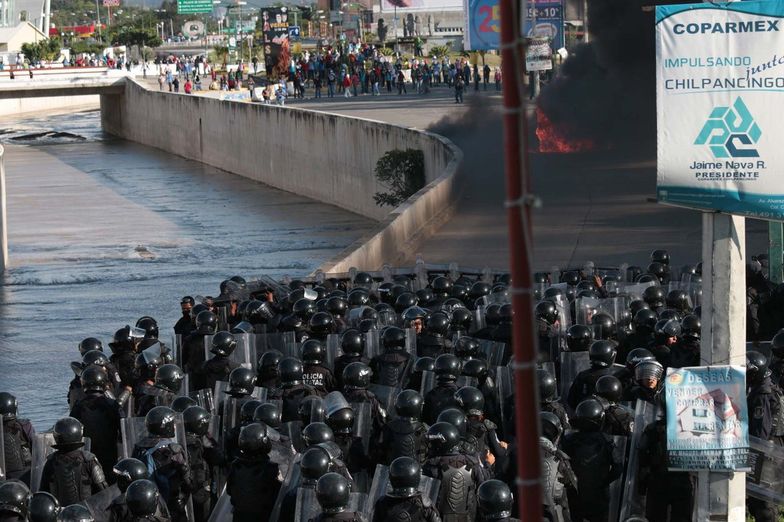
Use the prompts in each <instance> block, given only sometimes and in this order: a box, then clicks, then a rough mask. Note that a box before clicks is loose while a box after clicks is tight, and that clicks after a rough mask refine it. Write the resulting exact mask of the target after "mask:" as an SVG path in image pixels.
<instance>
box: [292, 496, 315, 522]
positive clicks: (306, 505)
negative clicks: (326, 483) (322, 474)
mask: <svg viewBox="0 0 784 522" xmlns="http://www.w3.org/2000/svg"><path fill="white" fill-rule="evenodd" d="M319 513H321V506H320V505H319V503H318V499H317V498H316V490H315V489H313V488H299V489H298V490H297V504H296V507H295V508H294V522H309V521H310V520H311V519H315V518H316V517H317V516H318V515H319Z"/></svg>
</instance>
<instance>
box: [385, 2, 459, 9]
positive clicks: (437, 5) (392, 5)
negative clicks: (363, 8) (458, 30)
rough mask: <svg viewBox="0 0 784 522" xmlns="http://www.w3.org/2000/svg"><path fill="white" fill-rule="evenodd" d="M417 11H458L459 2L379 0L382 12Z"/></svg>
mask: <svg viewBox="0 0 784 522" xmlns="http://www.w3.org/2000/svg"><path fill="white" fill-rule="evenodd" d="M396 9H402V10H404V11H405V10H419V11H460V10H462V9H463V2H462V1H461V0H381V10H382V11H394V10H396Z"/></svg>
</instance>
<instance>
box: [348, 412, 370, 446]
mask: <svg viewBox="0 0 784 522" xmlns="http://www.w3.org/2000/svg"><path fill="white" fill-rule="evenodd" d="M351 409H352V410H353V411H354V427H353V428H352V431H353V434H354V437H357V438H359V439H362V447H363V449H364V450H365V455H368V454H369V453H370V443H371V442H372V441H371V440H370V438H371V436H372V435H373V413H372V410H371V408H370V403H369V402H353V403H351Z"/></svg>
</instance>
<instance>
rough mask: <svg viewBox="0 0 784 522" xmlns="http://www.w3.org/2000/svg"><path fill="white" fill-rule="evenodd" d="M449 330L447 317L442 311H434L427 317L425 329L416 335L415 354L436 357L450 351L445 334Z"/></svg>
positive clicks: (450, 345) (449, 344) (450, 344)
mask: <svg viewBox="0 0 784 522" xmlns="http://www.w3.org/2000/svg"><path fill="white" fill-rule="evenodd" d="M448 331H449V317H448V316H447V315H446V314H445V313H443V312H436V313H434V314H432V315H431V316H430V317H428V318H427V322H426V323H425V331H424V333H422V334H421V335H418V336H417V355H418V356H419V357H438V356H439V355H441V354H442V353H446V352H448V351H450V348H451V347H452V343H451V341H448V340H447V338H446V335H447V333H448Z"/></svg>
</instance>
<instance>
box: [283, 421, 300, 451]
mask: <svg viewBox="0 0 784 522" xmlns="http://www.w3.org/2000/svg"><path fill="white" fill-rule="evenodd" d="M302 428H304V426H303V425H302V421H299V420H294V421H289V422H284V423H283V424H281V425H280V432H281V433H282V434H283V435H285V436H286V437H288V438H289V440H290V441H291V445H292V446H293V447H294V450H295V451H298V452H302V451H304V450H305V443H304V442H303V441H302Z"/></svg>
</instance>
